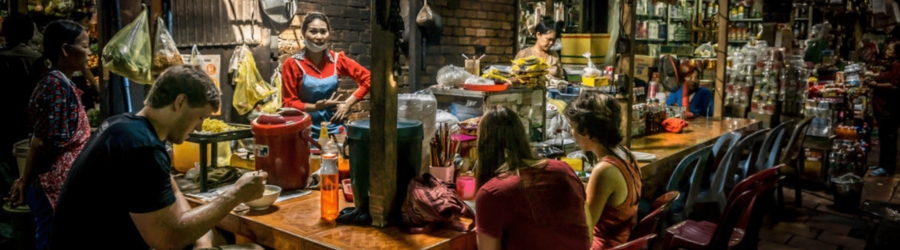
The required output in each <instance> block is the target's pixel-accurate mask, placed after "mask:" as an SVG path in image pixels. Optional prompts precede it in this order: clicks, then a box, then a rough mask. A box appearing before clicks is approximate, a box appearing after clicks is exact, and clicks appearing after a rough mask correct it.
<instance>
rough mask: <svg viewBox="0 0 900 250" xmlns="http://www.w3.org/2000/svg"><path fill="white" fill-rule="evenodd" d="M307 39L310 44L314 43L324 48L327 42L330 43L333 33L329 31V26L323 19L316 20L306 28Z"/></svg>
mask: <svg viewBox="0 0 900 250" xmlns="http://www.w3.org/2000/svg"><path fill="white" fill-rule="evenodd" d="M303 35H304V36H305V37H306V40H307V41H309V42H310V43H313V44H315V45H318V46H324V45H325V43H326V42H328V38H329V37H330V36H331V32H329V31H328V24H327V23H325V21H322V20H321V19H315V20H313V21H312V22H310V23H309V26H308V27H307V28H306V31H305V32H304V33H303Z"/></svg>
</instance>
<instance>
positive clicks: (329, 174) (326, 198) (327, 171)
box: [319, 153, 341, 223]
mask: <svg viewBox="0 0 900 250" xmlns="http://www.w3.org/2000/svg"><path fill="white" fill-rule="evenodd" d="M338 175H339V174H338V167H337V154H333V153H326V154H323V155H322V169H321V170H320V171H319V178H320V179H321V181H322V182H321V183H320V184H319V190H320V191H321V194H322V197H321V202H322V204H321V210H320V214H321V217H322V219H323V220H325V221H327V222H332V223H333V222H334V220H335V219H337V216H338V202H340V201H339V200H338V192H339V190H340V189H341V182H340V180H338Z"/></svg>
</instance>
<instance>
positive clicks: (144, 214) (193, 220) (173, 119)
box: [50, 65, 267, 249]
mask: <svg viewBox="0 0 900 250" xmlns="http://www.w3.org/2000/svg"><path fill="white" fill-rule="evenodd" d="M219 95H220V94H219V91H218V89H217V88H216V87H215V84H214V83H213V81H212V79H210V78H209V76H207V75H206V73H205V72H204V71H203V70H202V69H201V68H200V67H198V66H188V65H180V66H174V67H171V68H169V70H167V71H166V72H164V73H163V74H162V75H161V76H160V77H159V79H158V80H157V82H156V83H155V84H154V85H153V88H152V89H151V90H150V94H149V96H148V97H147V100H146V101H145V104H146V107H144V109H142V110H141V111H140V112H138V113H136V114H130V113H129V114H123V115H118V116H114V117H110V118H109V119H108V120H106V121H105V122H104V123H103V124H102V125H101V126H100V129H99V130H98V131H97V134H96V135H94V138H92V139H91V141H90V142H89V143H88V145H87V146H85V148H84V149H83V150H82V151H81V154H80V155H79V156H78V159H77V160H76V161H75V163H74V165H73V166H72V169H71V170H70V172H69V176H68V178H67V179H66V182H65V184H64V185H63V187H62V191H61V193H60V196H59V200H58V202H57V206H56V213H55V215H54V222H55V223H54V226H53V228H52V232H51V235H50V249H90V248H92V247H96V246H97V245H96V244H97V242H96V241H94V240H91V239H96V238H97V237H98V236H102V238H103V240H102V244H104V245H105V246H108V247H112V248H117V249H148V248H154V249H182V248H185V247H187V246H190V245H191V244H194V246H195V247H211V241H210V240H209V237H207V236H205V235H208V234H207V232H208V231H210V230H211V229H213V227H215V225H216V224H218V223H219V221H220V220H222V218H223V217H225V215H227V214H228V213H229V212H230V211H231V210H232V209H234V207H236V206H237V205H239V204H241V203H242V202H246V201H251V200H254V199H257V198H259V197H262V193H263V189H264V188H265V185H264V184H263V181H264V180H265V179H266V177H267V174H266V173H257V172H250V173H247V174H245V175H244V176H242V177H241V178H240V179H239V180H238V181H237V183H235V184H234V186H233V187H232V188H231V189H229V190H228V191H226V192H225V193H224V194H223V195H221V196H220V197H218V198H217V199H215V200H213V201H211V202H209V203H207V204H205V205H202V206H199V207H197V208H194V209H191V207H190V205H189V204H188V203H187V200H185V198H184V196H183V195H182V194H181V191H180V190H179V189H178V186H177V185H175V184H174V183H175V181H174V179H172V177H171V175H170V174H169V166H170V165H171V164H170V163H171V159H170V158H169V154H168V153H167V152H166V147H165V141H170V142H172V143H176V144H179V143H182V142H183V141H184V140H185V139H186V138H187V137H188V135H189V134H190V132H191V131H193V130H195V129H200V128H201V124H202V121H203V119H206V118H208V117H209V116H210V115H211V114H212V112H214V111H215V110H216V109H215V108H218V106H219ZM87 228H91V229H87Z"/></svg>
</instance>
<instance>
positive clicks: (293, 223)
mask: <svg viewBox="0 0 900 250" xmlns="http://www.w3.org/2000/svg"><path fill="white" fill-rule="evenodd" d="M760 125H761V122H758V121H754V120H747V119H729V118H726V119H724V120H721V121H714V120H707V119H705V118H701V119H696V120H693V121H691V124H690V126H688V127H687V130H686V131H685V132H683V133H680V134H673V133H660V134H655V135H649V136H644V137H639V138H635V139H634V140H633V141H632V146H631V149H632V150H634V151H638V152H644V153H651V154H654V155H656V160H655V161H652V162H640V163H639V164H640V167H641V172H642V174H643V182H644V188H643V192H642V193H643V198H644V200H649V201H652V200H653V199H655V198H656V196H658V195H660V194H662V189H663V188H664V185H665V183H666V182H668V179H669V176H671V174H672V171H674V169H675V166H676V165H677V164H678V162H680V161H681V159H682V158H684V157H685V156H687V155H688V154H690V153H691V152H694V151H696V150H697V149H700V148H702V147H704V146H708V145H712V144H713V143H715V141H716V140H717V139H718V138H719V137H720V136H721V135H722V134H725V133H727V132H729V131H741V132H742V133H743V134H745V135H746V134H747V133H749V132H752V131H756V130H758V129H759V127H760ZM189 199H190V198H189ZM194 202H195V204H196V201H194ZM352 205H353V204H352V203H347V202H344V201H343V196H341V203H340V207H341V209H343V208H346V207H350V206H352ZM218 227H219V228H221V229H224V230H226V231H229V232H232V233H234V234H235V235H237V236H240V237H239V238H243V239H246V240H249V241H252V242H254V243H257V244H260V245H263V246H266V247H270V248H274V249H475V248H476V239H475V232H469V233H462V232H457V231H451V230H442V231H436V232H434V233H431V234H405V233H402V232H401V231H400V230H399V229H398V228H396V227H389V228H375V227H371V226H369V227H360V226H348V225H331V224H328V223H325V222H323V221H322V220H321V219H320V218H319V192H318V191H313V192H312V194H310V195H307V196H304V197H299V198H295V199H291V200H287V201H283V202H279V203H276V204H274V205H272V207H270V208H269V209H268V210H266V211H248V212H242V213H237V212H232V213H231V214H229V215H228V216H226V217H225V218H224V219H223V220H222V221H221V222H220V223H219V225H218ZM239 243H240V242H239Z"/></svg>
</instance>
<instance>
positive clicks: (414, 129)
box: [346, 119, 424, 219]
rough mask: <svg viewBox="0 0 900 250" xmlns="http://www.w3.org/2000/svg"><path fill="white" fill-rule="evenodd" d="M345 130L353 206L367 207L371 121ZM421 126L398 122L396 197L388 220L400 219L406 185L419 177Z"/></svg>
mask: <svg viewBox="0 0 900 250" xmlns="http://www.w3.org/2000/svg"><path fill="white" fill-rule="evenodd" d="M346 126H347V143H346V144H347V145H348V148H349V154H350V179H351V182H352V183H353V194H354V199H353V201H354V205H356V207H357V208H359V207H367V206H369V199H368V196H367V195H364V194H368V193H369V186H370V183H371V182H370V181H369V142H370V141H371V137H370V136H369V131H370V120H369V119H363V120H358V121H354V122H352V123H350V124H348V125H346ZM423 135H424V132H423V128H422V123H421V122H419V121H416V120H405V119H400V120H398V121H397V144H396V145H397V193H396V194H397V195H396V196H395V198H394V202H393V204H394V205H393V209H391V210H392V211H391V213H390V215H389V216H388V218H391V219H399V216H400V206H401V205H402V204H403V200H404V199H405V198H406V191H407V190H406V189H407V186H409V182H410V181H411V180H412V179H413V178H415V177H416V176H418V175H419V174H420V173H419V172H420V169H421V166H422V164H421V163H422V138H423Z"/></svg>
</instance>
